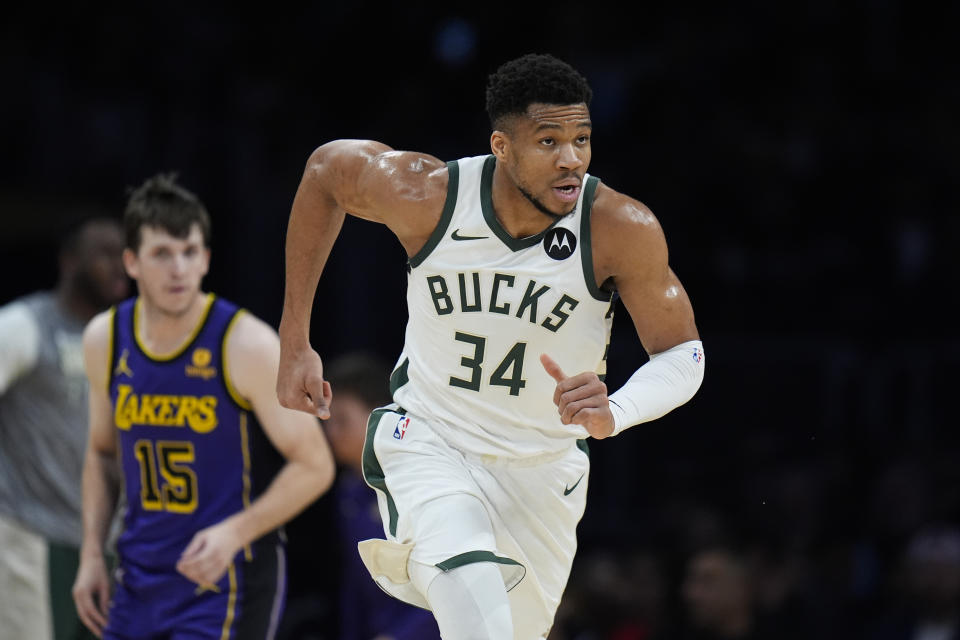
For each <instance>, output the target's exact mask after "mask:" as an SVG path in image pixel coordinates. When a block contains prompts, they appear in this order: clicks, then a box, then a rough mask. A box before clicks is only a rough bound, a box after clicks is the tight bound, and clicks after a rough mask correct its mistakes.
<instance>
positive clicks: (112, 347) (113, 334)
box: [106, 307, 117, 396]
mask: <svg viewBox="0 0 960 640" xmlns="http://www.w3.org/2000/svg"><path fill="white" fill-rule="evenodd" d="M107 332H108V338H107V376H106V378H107V384H106V390H107V395H108V396H109V395H110V387H111V386H113V374H114V372H113V370H114V366H113V359H114V358H115V357H116V355H117V308H116V307H110V323H109V324H108V325H107Z"/></svg>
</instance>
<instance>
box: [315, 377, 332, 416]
mask: <svg viewBox="0 0 960 640" xmlns="http://www.w3.org/2000/svg"><path fill="white" fill-rule="evenodd" d="M332 400H333V388H332V387H331V386H330V383H329V382H327V381H326V380H324V381H323V384H322V385H321V396H320V398H319V401H318V400H317V399H314V404H315V405H316V410H315V411H314V413H315V415H316V416H317V417H318V418H320V419H321V420H329V419H330V402H331V401H332Z"/></svg>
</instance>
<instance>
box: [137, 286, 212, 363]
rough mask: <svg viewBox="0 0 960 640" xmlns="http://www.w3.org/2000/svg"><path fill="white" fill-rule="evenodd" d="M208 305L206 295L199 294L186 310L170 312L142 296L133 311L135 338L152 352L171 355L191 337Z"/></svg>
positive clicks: (208, 297) (200, 292)
mask: <svg viewBox="0 0 960 640" xmlns="http://www.w3.org/2000/svg"><path fill="white" fill-rule="evenodd" d="M209 303H210V296H209V294H206V293H204V292H202V291H198V292H197V295H196V296H195V297H194V299H193V301H191V303H190V305H189V306H188V307H187V308H186V309H185V310H183V311H182V312H177V313H172V312H170V311H167V310H164V309H161V308H160V307H158V306H156V305H154V304H153V303H151V302H150V300H149V299H148V298H147V297H146V296H143V295H141V296H140V297H139V298H138V303H137V305H136V308H135V311H134V313H135V314H136V321H135V325H134V326H135V327H136V331H137V339H138V340H139V341H140V344H142V345H143V346H144V347H146V348H147V349H149V351H150V352H152V353H156V354H160V355H165V354H168V353H173V352H175V351H177V350H178V349H179V348H180V347H182V346H183V345H184V342H186V341H187V340H188V339H189V338H190V337H191V336H192V335H193V334H194V332H195V331H196V329H197V326H198V325H199V324H200V322H201V321H202V320H203V317H204V315H205V314H206V311H207V307H208V306H209Z"/></svg>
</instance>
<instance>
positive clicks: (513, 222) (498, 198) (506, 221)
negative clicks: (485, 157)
mask: <svg viewBox="0 0 960 640" xmlns="http://www.w3.org/2000/svg"><path fill="white" fill-rule="evenodd" d="M490 195H491V200H492V201H493V212H494V215H496V216H497V220H499V221H500V225H501V226H502V227H503V228H504V230H505V231H506V232H507V233H509V234H510V235H511V236H513V237H514V238H526V237H528V236H535V235H537V234H538V233H540V232H541V231H543V230H544V229H546V228H547V227H549V226H550V225H551V224H553V222H554V221H553V220H552V219H551V218H550V216H548V215H547V214H546V213H544V212H542V211H540V210H539V209H538V208H537V207H536V205H534V204H533V203H532V202H530V200H529V199H528V198H527V197H526V196H525V195H523V193H522V192H521V191H520V189H518V188H517V185H516V184H515V183H514V182H513V180H512V179H511V178H510V176H508V175H507V173H506V172H505V171H504V170H503V169H502V168H501V167H500V166H499V165H498V166H497V167H496V168H495V169H494V172H493V186H492V188H491V194H490Z"/></svg>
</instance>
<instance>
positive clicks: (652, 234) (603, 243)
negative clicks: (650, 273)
mask: <svg viewBox="0 0 960 640" xmlns="http://www.w3.org/2000/svg"><path fill="white" fill-rule="evenodd" d="M591 211H592V212H591V220H590V229H591V233H592V235H593V253H594V266H595V269H596V274H597V279H598V280H599V281H600V283H603V282H604V281H606V280H607V279H608V278H613V279H614V280H615V281H616V280H617V279H618V277H622V276H623V275H624V274H625V273H627V272H629V273H631V274H636V273H637V272H638V270H644V269H646V268H651V269H653V268H659V267H661V266H663V265H666V263H667V243H666V239H665V238H664V235H663V229H662V228H661V226H660V221H659V220H657V217H656V216H655V215H654V214H653V212H652V211H651V210H650V208H649V207H647V206H646V205H645V204H643V203H642V202H640V201H639V200H636V199H634V198H631V197H630V196H627V195H625V194H623V193H620V192H619V191H616V190H614V189H612V188H610V187H608V186H606V185H604V184H601V185H600V186H599V187H598V188H597V192H596V196H595V198H594V201H593V208H592V210H591Z"/></svg>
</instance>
